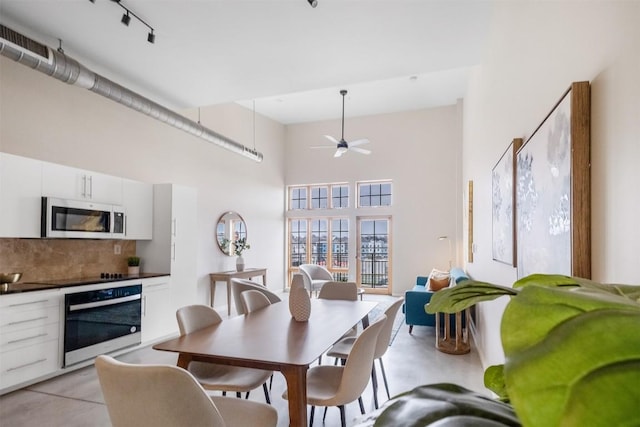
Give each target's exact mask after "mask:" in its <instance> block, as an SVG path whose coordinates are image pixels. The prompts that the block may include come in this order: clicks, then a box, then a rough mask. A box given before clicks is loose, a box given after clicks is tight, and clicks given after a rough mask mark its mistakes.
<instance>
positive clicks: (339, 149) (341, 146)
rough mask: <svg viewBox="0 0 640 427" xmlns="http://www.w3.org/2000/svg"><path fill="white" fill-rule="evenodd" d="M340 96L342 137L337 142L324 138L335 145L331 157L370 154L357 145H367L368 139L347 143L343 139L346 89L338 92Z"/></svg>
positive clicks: (331, 138) (329, 137)
mask: <svg viewBox="0 0 640 427" xmlns="http://www.w3.org/2000/svg"><path fill="white" fill-rule="evenodd" d="M340 95H342V136H341V137H340V141H338V140H337V139H335V138H334V137H333V136H331V135H325V136H324V137H325V138H327V139H328V140H329V141H331V142H333V143H334V144H336V152H335V154H334V155H333V157H341V156H342V155H343V154H345V153H346V152H347V151H355V152H356V153H360V154H371V150H366V149H364V148H360V147H358V145H362V144H368V143H369V140H368V139H365V138H363V139H357V140H355V141H351V142H349V143H348V142H347V141H346V140H345V139H344V97H345V96H346V95H347V91H346V89H342V90H340ZM311 148H331V146H329V145H320V146H313V147H311Z"/></svg>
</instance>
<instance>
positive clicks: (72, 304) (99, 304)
mask: <svg viewBox="0 0 640 427" xmlns="http://www.w3.org/2000/svg"><path fill="white" fill-rule="evenodd" d="M141 296H142V285H141V284H140V285H130V286H122V287H117V288H109V289H100V290H96V291H85V292H78V293H73V294H67V295H65V303H64V307H65V324H64V326H65V327H64V366H69V365H73V364H75V363H78V362H82V361H84V360H88V359H92V358H94V357H96V356H98V355H100V354H105V353H109V352H111V351H114V350H118V349H121V348H125V347H129V346H133V345H138V344H140V342H141V302H142V298H141Z"/></svg>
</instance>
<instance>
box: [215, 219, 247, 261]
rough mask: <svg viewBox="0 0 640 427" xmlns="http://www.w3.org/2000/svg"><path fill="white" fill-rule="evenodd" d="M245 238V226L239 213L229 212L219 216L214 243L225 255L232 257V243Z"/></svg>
mask: <svg viewBox="0 0 640 427" xmlns="http://www.w3.org/2000/svg"><path fill="white" fill-rule="evenodd" d="M242 238H244V239H246V238H247V224H245V222H244V219H242V217H241V216H240V214H239V213H237V212H233V211H229V212H225V213H223V214H222V215H221V216H220V219H219V220H218V225H217V226H216V241H217V242H218V247H219V248H220V250H221V251H222V253H224V254H225V255H229V256H233V255H234V254H233V242H234V241H235V240H238V239H242Z"/></svg>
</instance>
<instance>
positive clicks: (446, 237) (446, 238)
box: [438, 236, 451, 271]
mask: <svg viewBox="0 0 640 427" xmlns="http://www.w3.org/2000/svg"><path fill="white" fill-rule="evenodd" d="M438 240H440V241H442V240H446V241H448V242H449V271H451V239H449V236H440V237H438Z"/></svg>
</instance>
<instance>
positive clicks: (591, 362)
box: [505, 299, 640, 427]
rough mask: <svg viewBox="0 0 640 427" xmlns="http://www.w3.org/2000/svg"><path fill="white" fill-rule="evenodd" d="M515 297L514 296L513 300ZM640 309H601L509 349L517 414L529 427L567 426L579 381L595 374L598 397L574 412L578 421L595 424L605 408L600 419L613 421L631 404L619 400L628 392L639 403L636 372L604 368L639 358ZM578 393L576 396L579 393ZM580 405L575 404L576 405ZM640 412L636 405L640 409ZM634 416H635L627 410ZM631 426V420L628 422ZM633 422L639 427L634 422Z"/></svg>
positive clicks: (508, 376)
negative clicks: (523, 346)
mask: <svg viewBox="0 0 640 427" xmlns="http://www.w3.org/2000/svg"><path fill="white" fill-rule="evenodd" d="M514 301H515V299H514ZM638 325H640V311H638V310H624V309H599V310H593V311H589V312H585V313H581V314H579V315H577V316H574V317H572V318H570V319H568V320H566V321H564V322H562V323H560V324H558V325H557V326H556V327H555V328H553V329H552V330H550V331H549V333H548V335H547V337H546V338H544V339H543V340H542V341H540V342H538V343H536V344H535V345H533V346H530V347H528V348H526V349H525V350H519V351H517V352H513V351H510V352H507V351H506V349H505V355H506V357H507V360H506V363H505V381H506V384H507V391H508V393H509V397H510V398H511V403H512V404H513V405H514V407H515V409H516V412H517V414H518V416H519V417H520V419H521V420H522V423H523V425H525V426H561V425H562V426H564V425H565V424H564V422H563V419H564V417H565V416H567V415H566V413H565V411H566V410H568V409H569V408H568V402H574V401H575V400H576V398H577V397H574V396H573V394H574V393H578V394H579V393H583V394H582V395H584V391H580V390H582V387H584V386H581V387H580V388H575V389H574V387H577V385H578V384H580V383H581V381H583V379H585V378H589V377H591V378H592V381H591V382H590V383H589V384H590V385H591V386H596V385H597V386H598V389H597V390H592V391H589V393H590V394H593V393H596V395H597V396H599V398H598V399H597V400H595V401H590V402H589V403H588V404H587V405H586V406H587V407H585V405H583V406H582V407H581V410H580V411H578V410H574V411H573V415H574V416H580V419H579V420H573V422H574V423H575V425H582V426H586V425H588V426H590V427H592V426H593V427H596V426H600V425H602V426H603V427H604V426H610V425H615V424H610V423H608V422H607V423H605V424H595V423H594V419H595V418H594V417H595V416H596V415H595V414H596V413H598V412H601V411H605V412H607V413H608V415H602V416H599V418H601V419H605V420H606V419H613V417H615V416H616V412H619V411H627V410H628V407H629V404H628V402H627V401H626V400H624V399H618V393H619V392H620V391H621V390H625V392H626V393H628V394H630V395H631V399H634V400H635V401H636V402H640V387H638V382H637V381H636V380H637V376H629V377H628V378H627V377H624V376H621V375H618V374H617V371H616V375H615V378H614V377H612V376H611V375H612V370H610V369H603V368H607V367H612V366H614V365H616V364H626V363H632V364H635V363H638V362H640V328H639V327H638ZM576 396H577V395H576ZM573 407H575V405H573ZM636 410H637V407H636ZM627 415H629V416H631V414H629V413H627ZM628 425H631V424H628ZM634 425H637V423H636V424H634Z"/></svg>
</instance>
